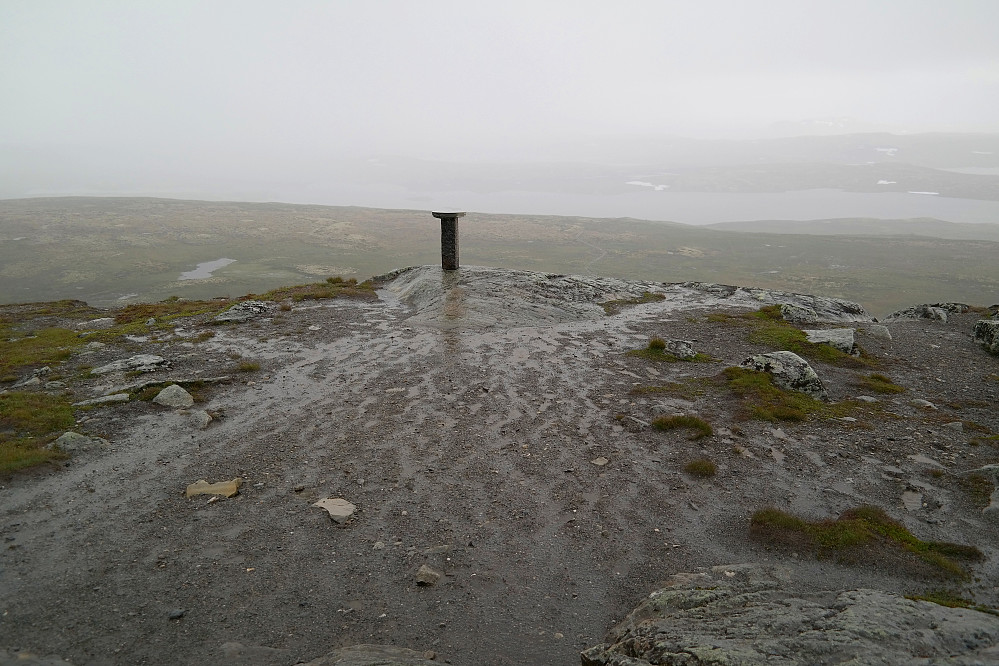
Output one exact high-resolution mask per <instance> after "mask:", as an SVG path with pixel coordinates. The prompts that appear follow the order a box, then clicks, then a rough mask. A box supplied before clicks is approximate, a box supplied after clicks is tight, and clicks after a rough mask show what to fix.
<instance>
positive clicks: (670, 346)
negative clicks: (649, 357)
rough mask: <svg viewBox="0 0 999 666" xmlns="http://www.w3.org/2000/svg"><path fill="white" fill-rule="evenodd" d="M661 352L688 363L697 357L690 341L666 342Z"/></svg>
mask: <svg viewBox="0 0 999 666" xmlns="http://www.w3.org/2000/svg"><path fill="white" fill-rule="evenodd" d="M663 351H665V352H666V353H667V354H672V355H673V356H676V357H677V358H678V359H680V360H682V361H689V360H691V359H692V358H694V357H696V356H697V351H696V350H694V343H693V342H691V341H690V340H667V341H666V347H665V348H664V349H663Z"/></svg>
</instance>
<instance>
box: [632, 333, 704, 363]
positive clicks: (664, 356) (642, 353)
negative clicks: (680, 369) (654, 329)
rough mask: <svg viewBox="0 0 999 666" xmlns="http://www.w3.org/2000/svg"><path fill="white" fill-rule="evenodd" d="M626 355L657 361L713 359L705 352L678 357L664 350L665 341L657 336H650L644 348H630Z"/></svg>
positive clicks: (694, 361)
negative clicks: (687, 356)
mask: <svg viewBox="0 0 999 666" xmlns="http://www.w3.org/2000/svg"><path fill="white" fill-rule="evenodd" d="M627 355H628V356H638V357H639V358H644V359H646V360H649V361H656V362H657V363H680V362H687V363H707V362H710V361H713V360H714V359H713V358H711V357H710V356H708V355H707V354H701V353H700V352H698V353H697V354H695V355H694V357H693V358H680V357H679V356H676V355H674V354H671V353H669V352H668V351H666V341H665V340H663V339H662V338H660V337H659V336H655V337H652V338H650V339H649V344H648V346H647V347H646V348H645V349H632V350H631V351H629V352H627Z"/></svg>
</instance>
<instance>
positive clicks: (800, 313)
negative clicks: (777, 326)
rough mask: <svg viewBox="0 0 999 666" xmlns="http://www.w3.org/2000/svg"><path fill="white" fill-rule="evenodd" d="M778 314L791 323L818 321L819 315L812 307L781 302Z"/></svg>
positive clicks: (812, 322)
mask: <svg viewBox="0 0 999 666" xmlns="http://www.w3.org/2000/svg"><path fill="white" fill-rule="evenodd" d="M780 316H781V317H782V318H783V319H784V321H787V322H790V323H792V324H814V323H816V322H818V321H819V315H818V313H816V312H815V310H813V309H812V308H806V307H802V306H800V305H793V304H791V303H781V305H780Z"/></svg>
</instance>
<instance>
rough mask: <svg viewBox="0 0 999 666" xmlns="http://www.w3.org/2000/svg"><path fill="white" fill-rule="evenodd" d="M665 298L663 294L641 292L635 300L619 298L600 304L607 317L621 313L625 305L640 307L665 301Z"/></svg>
mask: <svg viewBox="0 0 999 666" xmlns="http://www.w3.org/2000/svg"><path fill="white" fill-rule="evenodd" d="M665 299H666V296H665V295H664V294H656V293H653V292H651V291H645V292H642V295H641V296H636V297H635V298H621V299H618V300H615V301H605V302H603V303H601V304H600V305H601V307H603V309H604V312H606V313H607V314H608V315H615V314H617V313H618V312H620V311H621V308H623V307H625V306H626V305H641V304H642V303H655V302H656V301H662V300H665Z"/></svg>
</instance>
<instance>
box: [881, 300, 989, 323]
mask: <svg viewBox="0 0 999 666" xmlns="http://www.w3.org/2000/svg"><path fill="white" fill-rule="evenodd" d="M970 309H971V306H969V305H968V304H966V303H923V304H922V305H914V306H912V307H911V308H905V309H903V310H896V311H895V312H892V313H891V314H890V315H888V316H887V317H885V318H884V321H891V320H893V319H931V320H933V321H942V322H945V323H946V321H947V315H948V314H964V313H965V312H967V311H968V310H970Z"/></svg>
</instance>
